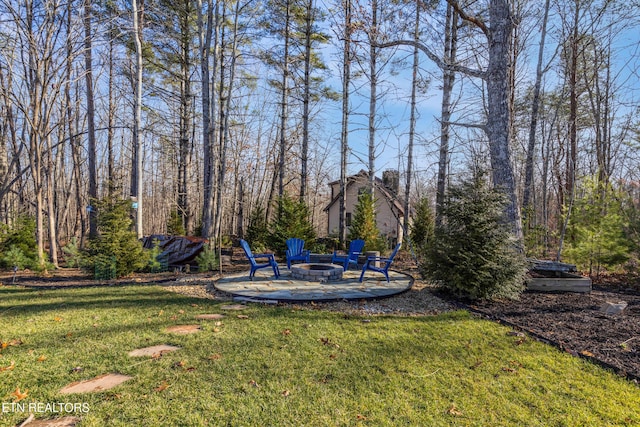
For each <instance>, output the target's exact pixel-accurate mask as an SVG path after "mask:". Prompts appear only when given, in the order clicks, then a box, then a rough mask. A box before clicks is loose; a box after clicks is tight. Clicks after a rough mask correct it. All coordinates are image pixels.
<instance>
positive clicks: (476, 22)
mask: <svg viewBox="0 0 640 427" xmlns="http://www.w3.org/2000/svg"><path fill="white" fill-rule="evenodd" d="M447 3H449V5H450V6H451V7H452V8H453V10H455V11H456V13H457V14H458V15H460V18H462V19H463V20H464V21H467V22H470V23H472V24H473V25H475V26H476V27H478V28H480V30H481V31H482V32H483V33H484V35H485V36H487V38H489V28H487V25H486V24H485V23H484V21H483V20H482V19H481V18H478V17H477V16H471V15H469V14H467V13H466V12H465V11H464V10H462V8H461V7H460V4H458V2H457V1H455V0H447Z"/></svg>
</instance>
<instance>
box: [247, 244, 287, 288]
mask: <svg viewBox="0 0 640 427" xmlns="http://www.w3.org/2000/svg"><path fill="white" fill-rule="evenodd" d="M240 246H242V249H243V250H244V253H245V254H246V255H247V258H248V259H249V264H251V272H250V273H249V277H250V278H251V280H253V276H254V274H255V273H256V270H257V269H259V268H266V267H271V268H272V269H273V274H274V275H275V276H276V279H277V278H278V277H280V269H279V268H278V263H277V262H276V259H275V258H274V256H273V254H254V253H253V252H251V248H249V244H248V243H247V242H246V241H245V240H242V239H240ZM256 259H266V260H267V262H266V263H262V264H258V263H257V262H256Z"/></svg>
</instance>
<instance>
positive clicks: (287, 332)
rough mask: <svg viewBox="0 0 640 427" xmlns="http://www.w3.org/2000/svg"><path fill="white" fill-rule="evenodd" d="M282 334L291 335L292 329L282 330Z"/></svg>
mask: <svg viewBox="0 0 640 427" xmlns="http://www.w3.org/2000/svg"><path fill="white" fill-rule="evenodd" d="M282 335H285V336H286V335H291V329H285V330H284V331H282Z"/></svg>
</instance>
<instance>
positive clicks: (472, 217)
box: [423, 172, 526, 299]
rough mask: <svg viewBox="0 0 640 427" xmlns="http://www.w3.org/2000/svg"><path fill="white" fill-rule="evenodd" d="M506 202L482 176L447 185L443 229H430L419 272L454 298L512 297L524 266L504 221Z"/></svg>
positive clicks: (517, 290)
mask: <svg viewBox="0 0 640 427" xmlns="http://www.w3.org/2000/svg"><path fill="white" fill-rule="evenodd" d="M507 202H508V200H507V197H506V195H505V194H504V193H503V192H501V191H499V190H496V189H493V188H491V187H490V186H489V184H488V182H487V180H486V179H485V177H484V173H482V172H477V173H475V174H474V176H473V177H472V179H471V180H467V181H463V182H461V183H460V184H458V185H453V186H451V188H450V189H449V193H448V196H447V198H446V200H445V204H444V206H443V217H444V224H443V225H442V226H441V227H438V228H437V229H436V230H435V239H434V244H433V245H432V246H431V248H430V249H429V250H428V251H427V256H426V259H425V262H424V265H423V270H424V273H425V274H426V275H427V276H429V277H431V278H433V279H435V280H436V281H437V282H438V283H439V284H440V285H441V286H442V287H443V288H444V289H446V290H448V291H450V292H451V293H453V294H454V295H456V296H459V297H465V298H470V299H495V298H501V297H507V298H515V297H517V296H518V295H519V294H520V292H521V291H522V290H523V287H524V275H525V273H526V263H525V259H524V255H523V254H522V253H521V252H520V251H519V250H518V249H517V246H518V245H517V244H516V243H517V242H516V241H515V239H514V238H513V235H512V233H511V230H510V228H509V226H508V225H507V224H506V223H505V222H504V221H503V211H504V208H505V206H506V204H507Z"/></svg>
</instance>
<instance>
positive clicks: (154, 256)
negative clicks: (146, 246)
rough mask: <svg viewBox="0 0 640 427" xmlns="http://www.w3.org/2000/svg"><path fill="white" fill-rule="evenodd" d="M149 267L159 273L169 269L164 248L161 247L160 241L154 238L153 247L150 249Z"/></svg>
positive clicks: (153, 271)
mask: <svg viewBox="0 0 640 427" xmlns="http://www.w3.org/2000/svg"><path fill="white" fill-rule="evenodd" d="M147 268H148V269H149V271H150V272H152V273H159V272H161V271H167V270H168V269H169V266H168V264H167V260H166V258H165V257H163V256H162V248H161V247H160V241H159V240H158V239H154V241H153V247H152V248H151V250H150V251H149V264H148V266H147Z"/></svg>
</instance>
